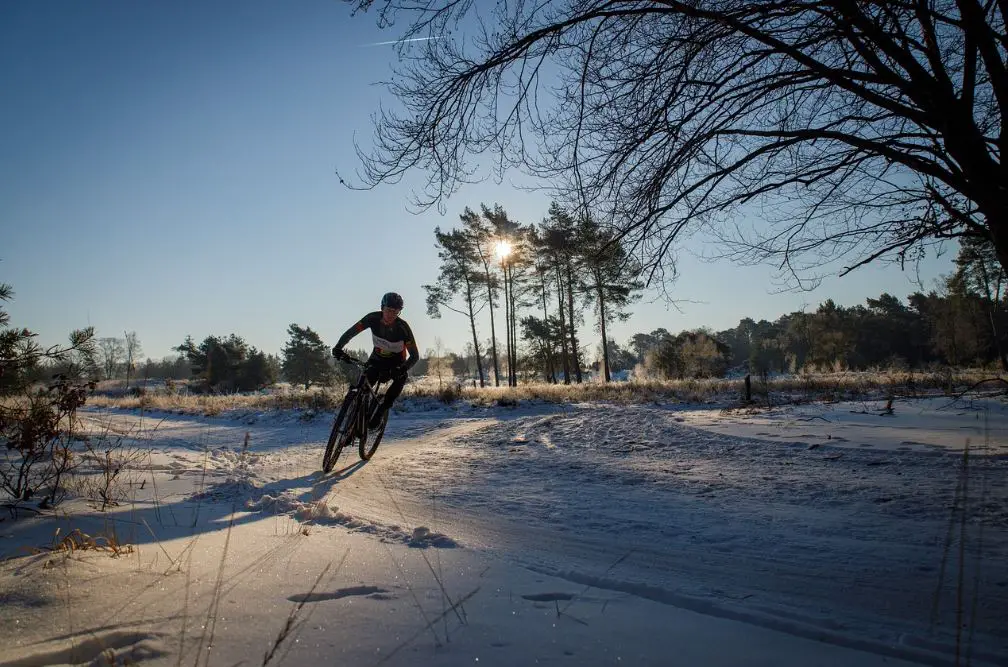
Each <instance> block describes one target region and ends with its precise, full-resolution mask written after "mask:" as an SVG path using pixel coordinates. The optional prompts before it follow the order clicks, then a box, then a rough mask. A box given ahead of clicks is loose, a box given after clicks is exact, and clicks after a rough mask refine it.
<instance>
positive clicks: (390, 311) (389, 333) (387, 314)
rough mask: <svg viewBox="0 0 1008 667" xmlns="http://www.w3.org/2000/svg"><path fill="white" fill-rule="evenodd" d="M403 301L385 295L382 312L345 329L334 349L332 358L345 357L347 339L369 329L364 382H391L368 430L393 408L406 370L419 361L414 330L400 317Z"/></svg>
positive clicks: (407, 371)
mask: <svg viewBox="0 0 1008 667" xmlns="http://www.w3.org/2000/svg"><path fill="white" fill-rule="evenodd" d="M402 308H403V298H402V297H401V296H399V295H398V294H396V293H395V292H388V293H386V294H385V296H383V297H382V300H381V310H380V311H375V312H373V313H368V314H367V315H365V316H364V317H362V318H361V319H360V321H359V322H357V323H356V324H354V325H353V326H352V327H350V328H349V329H347V330H346V331H345V332H344V333H343V335H342V336H340V339H339V340H338V341H337V342H336V346H335V347H334V348H333V356H334V357H336V358H337V359H344V358H346V352H344V351H343V348H344V347H345V346H346V344H347V343H349V342H350V339H351V338H353V337H354V336H356V335H357V334H359V333H360V332H362V331H364V330H365V329H370V330H371V340H372V341H373V342H374V351H373V352H371V357H370V358H369V359H368V364H369V365H368V369H367V379H368V382H370V383H371V384H372V385H374V384H377V383H379V382H384V381H385V380H392V384H391V385H390V386H389V388H388V391H387V392H385V400H384V401H383V402H382V404H381V405H379V406H377V407H376V409H375V411H374V413H373V414H372V415H371V421H370V423H369V427H370V428H374V427H376V426H377V425H378V424H379V423H380V422H381V417H382V414H383V413H384V412H385V411H386V410H388V409H389V408H391V407H392V403H394V402H395V400H396V399H397V398H398V397H399V394H400V393H402V390H403V386H404V385H405V384H406V376H407V375H409V369H410V368H412V367H413V364H415V363H416V362H417V361H419V359H420V351H419V350H418V349H417V344H416V340H414V338H413V331H412V329H410V326H409V324H407V323H406V320H404V319H402V318H400V317H399V313H401V312H402Z"/></svg>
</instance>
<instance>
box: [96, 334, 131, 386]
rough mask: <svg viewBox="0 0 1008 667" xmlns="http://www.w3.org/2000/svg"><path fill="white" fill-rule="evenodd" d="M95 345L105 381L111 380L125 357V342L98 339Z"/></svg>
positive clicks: (115, 339)
mask: <svg viewBox="0 0 1008 667" xmlns="http://www.w3.org/2000/svg"><path fill="white" fill-rule="evenodd" d="M97 343H98V346H97V347H98V363H99V364H101V369H102V372H103V373H104V374H105V379H106V380H111V379H112V378H113V377H115V374H116V371H117V370H118V368H119V364H121V363H122V362H123V359H124V358H125V356H126V345H125V341H124V340H123V339H122V338H99V339H98V341H97Z"/></svg>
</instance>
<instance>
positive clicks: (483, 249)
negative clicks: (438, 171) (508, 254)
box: [459, 206, 500, 387]
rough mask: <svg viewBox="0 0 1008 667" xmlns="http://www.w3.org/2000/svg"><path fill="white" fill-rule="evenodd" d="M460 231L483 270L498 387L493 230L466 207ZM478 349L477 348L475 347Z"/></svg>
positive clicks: (491, 348)
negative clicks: (470, 244)
mask: <svg viewBox="0 0 1008 667" xmlns="http://www.w3.org/2000/svg"><path fill="white" fill-rule="evenodd" d="M459 219H460V220H461V222H462V231H463V232H464V233H465V234H466V236H467V237H468V239H469V241H470V242H471V243H472V247H473V248H474V249H475V250H476V255H477V257H479V266H480V267H482V269H483V288H484V289H485V290H486V295H487V296H486V299H487V305H488V306H489V308H488V310H489V311H490V350H491V351H492V359H493V369H494V386H496V387H499V386H500V358H499V357H498V356H497V329H496V325H495V323H494V295H495V294H496V293H497V280H496V279H495V278H494V277H493V274H492V273H491V267H492V265H493V261H494V260H493V248H492V246H493V230H492V229H491V228H490V225H489V224H488V223H487V221H486V220H484V219H483V218H482V217H481V216H480V215H479V214H478V213H476V212H475V211H473V210H472V209H470V208H469V207H468V206H467V207H466V209H465V211H463V212H462V215H460V216H459ZM477 347H478V346H477Z"/></svg>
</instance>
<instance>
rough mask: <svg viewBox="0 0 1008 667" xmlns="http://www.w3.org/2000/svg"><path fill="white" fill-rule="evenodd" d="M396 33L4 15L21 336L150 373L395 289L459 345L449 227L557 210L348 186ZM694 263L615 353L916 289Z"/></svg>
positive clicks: (78, 9) (903, 279) (2, 262)
mask: <svg viewBox="0 0 1008 667" xmlns="http://www.w3.org/2000/svg"><path fill="white" fill-rule="evenodd" d="M396 36H397V33H396V32H395V31H394V29H393V31H391V32H390V31H379V30H378V29H377V27H376V26H375V20H374V17H373V15H363V16H358V17H355V18H351V16H350V10H349V7H348V6H347V5H345V4H343V3H341V2H337V1H334V0H332V1H326V2H320V1H316V0H312V1H301V2H298V3H291V4H287V3H276V2H259V1H257V0H249V1H247V2H209V3H202V2H194V1H189V0H186V1H182V2H171V3H167V2H165V3H146V2H124V1H100V2H99V1H92V2H70V1H62V2H56V1H46V2H5V3H0V90H2V91H3V97H4V100H5V101H4V104H3V105H0V146H2V154H3V160H2V162H0V225H2V236H0V238H2V241H0V282H4V283H10V284H12V285H13V287H14V291H15V299H14V301H13V302H10V303H8V304H7V305H6V309H7V310H8V311H9V312H10V314H11V318H12V324H13V325H15V326H18V327H22V326H23V327H28V328H29V329H32V330H33V331H35V332H37V333H39V334H40V341H41V342H43V343H46V344H52V343H56V342H60V341H62V340H64V339H65V336H66V334H67V333H68V332H69V331H70V330H71V329H73V328H78V327H83V326H87V325H92V326H94V327H95V329H96V333H97V335H99V336H119V337H122V336H123V332H124V331H136V332H137V334H138V335H139V338H140V341H141V342H142V344H143V350H144V353H145V355H146V356H149V357H153V358H161V357H163V356H167V355H169V354H171V347H173V346H175V345H178V344H179V343H181V342H182V340H183V339H184V338H185V337H186V335H192V336H193V337H194V338H195V339H196V340H202V339H203V338H204V337H206V336H207V335H210V334H216V335H227V334H230V333H237V334H239V335H241V336H242V337H244V338H245V340H247V341H248V342H249V343H250V344H252V345H255V346H257V347H259V348H260V349H263V350H265V351H267V352H275V353H278V352H279V351H280V350H281V348H282V347H283V345H284V343H285V341H286V339H287V334H286V330H287V326H288V325H289V324H290V323H291V322H297V323H299V324H301V325H302V326H304V325H308V326H311V327H312V328H313V329H315V330H316V331H318V332H319V333H320V334H321V336H322V337H323V339H324V340H326V341H327V342H329V343H332V342H334V341H335V340H336V338H337V337H338V336H339V334H340V333H342V332H343V331H344V330H345V329H346V328H347V327H348V326H349V325H350V324H352V323H353V322H354V321H355V320H356V319H357V318H359V317H360V316H361V315H363V314H364V313H366V312H368V311H369V310H373V309H375V308H376V307H377V305H378V300H379V298H380V296H381V294H382V293H383V292H385V291H388V290H396V291H399V292H401V293H402V294H403V295H404V297H405V299H406V310H405V312H404V314H403V316H404V317H405V318H406V319H407V320H408V321H409V322H410V324H411V325H412V327H413V330H414V332H415V334H416V336H417V339H418V342H419V345H420V347H421V350H425V349H427V348H431V347H433V346H434V339H435V338H436V337H437V338H440V339H441V341H442V343H443V346H444V347H446V348H449V349H453V350H455V351H461V350H462V348H463V345H464V344H465V342H466V341H467V340H468V337H467V328H466V323H465V321H464V320H463V319H462V318H461V316H456V315H453V314H451V313H446V314H445V316H444V317H443V318H442V319H441V320H431V319H430V318H428V317H427V315H426V312H425V308H424V292H423V289H422V287H421V285H423V284H424V283H430V282H433V280H434V279H435V278H436V276H437V272H438V264H437V254H436V250H435V248H434V239H433V229H434V227H435V226H437V225H440V226H441V227H442V228H450V227H452V226H454V225H455V224H456V223H457V221H458V215H459V213H461V212H462V210H463V208H464V207H465V206H470V207H472V208H474V209H475V208H478V206H479V204H480V203H481V202H485V203H487V204H492V203H494V202H499V203H500V204H502V205H503V206H504V207H505V208H506V209H507V210H508V212H509V213H510V214H511V217H513V218H515V219H517V220H518V221H520V222H523V223H529V222H534V221H538V220H540V219H541V218H542V217H543V216H544V215H545V214H546V210H547V208H548V203H549V202H548V199H547V198H546V196H545V195H541V194H535V193H529V192H526V191H523V190H519V189H517V188H515V187H513V186H512V185H510V184H509V183H504V184H497V183H492V182H490V183H482V184H478V185H474V186H470V187H466V188H464V189H463V190H462V191H461V192H460V193H459V194H457V195H455V196H454V197H452V198H451V199H450V200H449V201H448V202H447V208H446V212H445V214H444V215H441V214H440V213H439V212H438V211H436V210H429V211H426V212H424V213H421V214H416V213H414V212H411V209H410V207H409V206H408V196H409V190H408V186H407V185H399V186H387V187H381V188H379V189H377V190H375V191H369V192H360V191H350V190H347V189H346V188H344V187H343V186H341V185H340V184H339V182H338V180H337V179H336V177H335V175H334V170H335V169H339V170H340V172H341V173H343V174H350V173H352V172H353V170H354V169H355V168H356V166H357V159H356V155H355V153H354V139H355V137H356V139H357V140H358V141H360V142H362V143H363V144H364V145H367V144H368V142H369V140H370V137H371V134H372V127H371V120H370V114H371V113H372V112H373V111H374V110H375V109H376V108H377V105H378V103H379V101H384V103H386V104H390V103H391V100H390V98H389V97H388V95H387V93H385V91H384V89H383V88H382V87H381V86H379V85H376V84H377V82H379V81H380V80H383V79H386V78H388V76H389V74H390V66H391V63H392V58H393V57H394V51H393V49H392V47H391V46H387V45H386V46H380V45H374V43H375V42H380V41H387V40H390V39H394V38H395V37H396ZM681 260H682V264H681V266H680V270H681V278H680V280H679V282H678V284H677V285H676V287H675V290H674V294H675V296H676V298H678V299H682V300H683V303H682V304H681V306H680V308H681V312H680V310H677V309H676V308H674V307H670V306H668V305H667V304H666V303H665V302H664V301H662V300H657V301H656V300H655V298H654V295H649V296H647V297H646V298H645V300H644V301H642V302H641V303H640V304H639V305H637V306H636V307H635V309H634V313H633V316H632V317H631V318H630V320H629V321H628V322H626V323H621V324H618V325H616V326H615V327H614V328H613V336H614V338H615V339H616V340H618V341H625V340H626V338H628V337H629V336H630V335H632V334H633V333H636V332H639V331H651V330H653V329H655V328H657V327H665V328H667V329H669V330H670V331H673V332H675V331H680V330H682V329H687V328H694V327H698V326H704V325H706V326H710V327H712V328H714V329H716V330H718V329H724V328H728V327H732V326H734V325H736V324H737V323H738V320H739V319H740V318H742V317H745V316H750V317H754V318H756V319H760V318H765V319H771V320H772V319H775V318H777V317H778V316H780V315H781V314H783V313H786V312H791V311H793V310H798V309H801V308H803V307H805V308H807V309H814V308H815V307H816V305H817V304H818V303H820V302H821V301H823V300H825V299H826V298H829V297H832V298H833V299H834V300H835V301H837V302H838V303H840V304H843V305H853V304H855V303H863V301H864V299H865V297H867V296H878V295H879V294H880V293H881V292H883V291H888V292H890V293H892V294H895V295H896V296H899V297H900V298H905V297H906V295H907V294H909V293H910V292H912V291H915V290H916V289H918V286H917V285H915V284H914V283H913V282H912V280H913V279H916V278H917V276H916V275H915V274H913V273H901V272H900V271H899V270H898V268H896V267H894V266H891V265H880V266H878V267H871V268H868V269H865V270H860V271H858V272H856V273H855V274H853V275H851V276H848V277H845V278H843V279H832V280H828V281H826V282H825V283H824V284H823V285H822V287H820V288H819V289H817V290H815V291H814V292H810V293H793V292H792V293H783V294H781V293H778V289H777V287H776V286H775V284H773V282H772V280H771V276H772V269H771V268H769V267H732V266H726V265H725V264H724V263H723V262H722V263H715V264H709V263H703V262H700V261H696V260H693V259H692V258H691V256H690V255H689V253H684V254H683V255H682V256H681ZM950 267H951V253H950V254H947V255H946V256H945V257H944V258H942V259H940V260H936V261H931V262H928V263H927V264H926V265H925V266H924V271H923V273H922V274H921V276H920V277H921V278H922V279H923V283H924V287H925V289H930V288H931V287H932V285H933V281H934V279H935V277H937V276H938V275H939V273H946V272H948V271H949V270H950ZM484 329H485V331H484V332H483V337H484V338H486V337H489V325H488V324H485V325H484ZM584 335H585V340H586V341H591V344H592V348H593V349H594V346H595V344H596V341H595V336H594V334H591V333H590V328H588V327H586V329H585V332H584ZM365 344H366V341H365V340H364V336H363V335H362V336H360V337H358V338H357V339H356V340H354V341H353V343H351V346H352V347H356V346H358V345H360V346H364V345H365Z"/></svg>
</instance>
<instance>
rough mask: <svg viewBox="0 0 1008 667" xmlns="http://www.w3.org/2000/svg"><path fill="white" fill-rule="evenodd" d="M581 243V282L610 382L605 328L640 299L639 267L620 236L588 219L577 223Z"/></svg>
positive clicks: (607, 380)
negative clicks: (595, 325)
mask: <svg viewBox="0 0 1008 667" xmlns="http://www.w3.org/2000/svg"><path fill="white" fill-rule="evenodd" d="M578 237H579V241H580V246H581V262H580V263H581V266H582V267H583V277H582V281H583V285H584V287H585V290H586V294H587V296H588V299H590V301H591V303H592V305H593V306H594V308H595V315H596V318H597V320H596V322H597V327H598V330H599V333H600V334H601V336H602V372H603V375H602V376H603V378H604V379H605V381H606V382H609V381H610V380H611V379H612V377H611V374H610V372H609V369H610V359H609V338H608V334H607V331H606V328H607V326H608V324H609V323H610V322H617V321H626V320H627V318H629V317H630V312H629V311H628V310H627V309H628V308H629V307H630V304H632V303H633V302H635V301H636V300H637V299H639V298H640V291H641V290H642V289H643V288H644V284H643V283H642V282H641V280H640V276H641V271H642V270H641V266H640V264H639V263H638V262H637V261H636V260H635V259H634V258H633V257H632V256H631V255H630V254H629V253H628V252H627V251H626V248H624V247H623V244H622V242H621V241H620V239H619V237H617V236H616V234H615V233H614V232H612V231H611V230H605V229H602V228H601V227H600V226H599V225H598V224H597V223H596V222H595V221H593V220H592V219H591V218H585V219H584V220H582V222H581V224H580V225H579V226H578Z"/></svg>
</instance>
